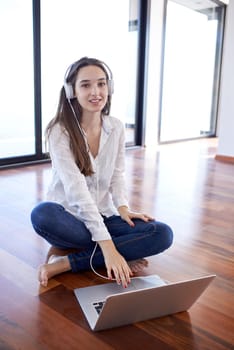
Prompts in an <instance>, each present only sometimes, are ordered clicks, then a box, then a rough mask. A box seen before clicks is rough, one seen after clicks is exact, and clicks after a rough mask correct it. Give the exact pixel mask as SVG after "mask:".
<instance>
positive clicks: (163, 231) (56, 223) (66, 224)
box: [31, 202, 173, 272]
mask: <svg viewBox="0 0 234 350" xmlns="http://www.w3.org/2000/svg"><path fill="white" fill-rule="evenodd" d="M103 220H104V223H105V225H106V227H107V229H108V231H109V233H110V235H111V237H112V240H113V242H114V244H115V246H116V248H117V250H118V251H119V253H120V254H121V255H122V256H123V257H124V258H125V259H126V261H131V260H135V259H140V258H144V257H147V256H152V255H155V254H158V253H161V252H163V251H164V250H165V249H167V248H169V247H170V245H171V244H172V241H173V233H172V230H171V228H170V227H169V226H168V225H166V224H164V223H162V222H159V221H157V222H156V221H149V222H144V221H142V220H139V219H133V221H134V223H135V226H134V227H131V226H129V224H127V223H126V222H125V221H124V220H122V219H121V217H120V216H116V215H114V216H111V217H108V218H107V217H103ZM31 221H32V225H33V228H34V230H35V231H36V232H37V233H38V234H39V235H40V236H42V237H43V238H45V239H46V240H47V241H48V242H49V243H50V244H51V245H53V246H54V247H57V248H60V249H67V248H77V250H78V251H77V252H75V253H71V254H68V259H69V262H70V265H71V269H72V271H73V272H78V271H83V270H89V269H90V256H91V254H92V252H93V249H94V247H95V242H93V241H92V237H91V234H90V232H89V230H88V229H87V228H86V226H85V224H84V223H83V222H82V221H80V220H79V219H77V218H76V217H75V216H74V215H72V214H70V213H69V212H67V211H66V210H65V209H64V208H63V206H61V205H60V204H57V203H52V202H42V203H40V204H39V205H38V206H36V207H35V208H34V209H33V211H32V213H31ZM93 266H94V267H103V266H105V263H104V258H103V254H102V252H101V249H100V248H99V247H97V249H96V252H95V254H94V257H93Z"/></svg>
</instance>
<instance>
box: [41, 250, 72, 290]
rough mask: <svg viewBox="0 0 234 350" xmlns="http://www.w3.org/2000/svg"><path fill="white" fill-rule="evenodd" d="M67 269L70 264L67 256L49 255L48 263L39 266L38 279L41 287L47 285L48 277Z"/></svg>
mask: <svg viewBox="0 0 234 350" xmlns="http://www.w3.org/2000/svg"><path fill="white" fill-rule="evenodd" d="M69 270H71V266H70V263H69V260H68V257H67V256H58V255H51V256H50V258H49V260H48V263H45V264H43V265H41V266H40V267H39V271H38V280H39V282H40V283H41V285H42V286H43V287H47V285H48V280H49V279H50V278H52V277H54V276H56V275H58V274H60V273H62V272H66V271H69Z"/></svg>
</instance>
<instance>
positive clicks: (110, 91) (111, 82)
mask: <svg viewBox="0 0 234 350" xmlns="http://www.w3.org/2000/svg"><path fill="white" fill-rule="evenodd" d="M113 93H114V80H113V79H109V80H108V94H109V95H112V94H113Z"/></svg>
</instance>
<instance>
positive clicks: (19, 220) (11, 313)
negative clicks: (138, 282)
mask: <svg viewBox="0 0 234 350" xmlns="http://www.w3.org/2000/svg"><path fill="white" fill-rule="evenodd" d="M216 144H217V140H216V139H202V140H197V141H190V142H185V143H176V144H173V145H163V146H159V147H158V149H157V150H153V149H131V150H127V151H126V178H127V184H128V192H129V198H130V203H131V205H132V208H133V209H135V210H139V211H145V212H147V213H149V214H151V215H153V216H155V218H156V219H158V220H160V221H165V222H167V223H168V224H169V225H170V226H171V227H172V228H173V230H174V237H175V238H174V244H173V246H172V247H171V248H170V249H169V250H168V251H166V252H164V253H162V254H160V255H157V256H154V257H152V258H149V267H148V268H147V269H146V270H144V273H143V274H144V275H150V274H158V275H160V276H161V277H162V278H163V279H166V280H170V281H178V280H180V279H184V278H190V277H197V276H201V275H205V274H208V273H215V274H216V275H217V277H216V278H215V280H214V281H213V282H212V283H211V285H210V286H209V287H208V289H207V290H206V291H205V292H204V294H203V295H202V296H201V297H200V299H199V300H198V301H197V302H196V304H195V305H194V306H192V307H191V309H190V310H189V311H188V312H183V313H179V314H176V315H172V316H168V317H163V318H159V319H153V320H149V321H145V322H139V323H136V324H133V325H129V326H126V327H120V328H116V329H112V330H107V331H101V332H96V333H95V332H92V331H91V330H90V328H89V326H88V324H87V322H86V319H85V317H84V315H83V313H82V311H81V309H80V307H79V305H78V304H77V302H76V299H75V297H74V294H73V289H74V288H77V287H82V286H85V285H93V284H99V283H103V280H101V279H100V278H99V277H97V276H94V275H93V273H92V272H85V273H82V274H72V273H65V274H62V275H60V276H57V277H56V278H53V279H51V280H50V283H49V285H48V287H47V288H42V287H40V286H39V284H38V282H37V267H38V265H39V264H41V263H42V262H43V261H44V260H45V258H46V254H47V251H48V248H49V245H48V244H47V243H46V242H44V241H43V240H42V239H41V238H40V237H38V236H37V235H36V234H35V233H34V231H33V229H32V227H31V223H30V212H31V209H32V208H33V207H34V205H36V204H37V203H38V202H39V201H41V200H43V199H44V198H45V193H46V190H47V186H48V184H49V181H50V164H43V165H36V166H25V167H21V168H15V169H9V170H2V171H1V172H0V229H1V232H0V349H4V350H5V349H6V350H12V349H22V350H31V349H32V350H48V349H56V350H58V349H65V350H73V349H81V350H89V349H90V350H93V349H96V348H99V349H102V350H105V349H106V350H110V349H119V350H120V349H121V350H122V349H124V350H127V349H134V350H137V349H140V350H142V348H144V349H146V350H151V349H154V350H156V349H158V350H160V349H162V350H167V349H179V350H180V349H185V350H189V349H207V350H216V349H217V350H224V349H234V347H233V344H234V316H233V315H234V300H233V296H234V165H233V164H226V163H222V162H219V161H217V160H215V159H214V157H215V154H216ZM103 272H104V271H103Z"/></svg>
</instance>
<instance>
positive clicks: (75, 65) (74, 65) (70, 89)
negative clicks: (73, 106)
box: [63, 57, 114, 100]
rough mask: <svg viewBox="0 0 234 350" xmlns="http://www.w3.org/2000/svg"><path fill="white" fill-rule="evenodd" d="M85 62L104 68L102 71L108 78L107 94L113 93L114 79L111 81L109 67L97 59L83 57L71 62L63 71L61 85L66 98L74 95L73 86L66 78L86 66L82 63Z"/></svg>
mask: <svg viewBox="0 0 234 350" xmlns="http://www.w3.org/2000/svg"><path fill="white" fill-rule="evenodd" d="M85 62H87V63H88V64H89V65H96V66H100V67H102V69H103V70H104V72H105V73H106V74H107V76H108V80H107V84H108V95H110V96H111V95H112V94H113V92H114V81H113V75H112V72H111V69H110V68H109V67H108V65H107V64H106V63H104V62H103V61H99V60H97V59H95V58H88V57H83V58H81V59H80V60H79V61H76V62H75V63H72V64H71V65H70V66H69V67H68V69H67V71H66V73H65V76H64V83H63V86H64V90H65V94H66V98H67V99H68V100H71V99H73V98H75V97H76V96H75V95H74V90H73V86H72V84H71V82H69V81H68V80H69V78H71V76H72V75H73V74H74V73H75V72H77V70H78V69H79V68H81V67H85V66H87V65H84V63H85Z"/></svg>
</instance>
